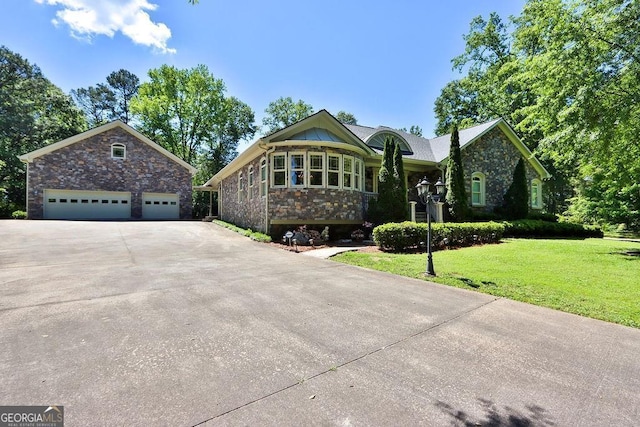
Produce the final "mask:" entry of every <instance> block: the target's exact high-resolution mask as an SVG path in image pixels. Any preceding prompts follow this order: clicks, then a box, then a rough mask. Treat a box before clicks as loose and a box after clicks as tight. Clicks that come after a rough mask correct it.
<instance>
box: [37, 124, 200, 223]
mask: <svg viewBox="0 0 640 427" xmlns="http://www.w3.org/2000/svg"><path fill="white" fill-rule="evenodd" d="M114 143H120V144H124V145H125V147H126V159H112V158H111V144H114ZM28 179H29V182H28V184H29V188H28V200H29V201H28V205H29V212H28V215H29V218H32V219H41V218H42V217H43V199H42V197H43V193H44V189H54V190H91V191H130V192H131V216H132V217H133V218H140V217H142V193H143V192H150V193H178V194H179V197H180V218H182V219H190V218H191V210H192V200H191V192H192V190H191V173H190V172H189V171H188V170H187V169H185V168H184V167H183V166H181V165H179V164H177V163H176V162H174V161H173V160H171V159H169V158H168V157H166V156H165V155H163V154H162V153H160V152H159V151H157V150H155V149H153V148H152V147H150V146H149V145H147V144H146V143H144V142H142V141H140V140H138V139H137V138H136V137H134V136H133V135H131V134H130V133H129V132H126V131H125V130H123V129H120V128H115V129H110V130H108V131H105V132H103V133H100V134H98V135H94V136H92V137H90V138H87V139H85V140H83V141H80V142H77V143H75V144H71V145H69V146H67V147H63V148H60V149H58V150H56V151H53V152H51V153H49V154H45V155H44V156H41V157H38V158H36V159H34V160H33V162H32V163H30V164H29V178H28Z"/></svg>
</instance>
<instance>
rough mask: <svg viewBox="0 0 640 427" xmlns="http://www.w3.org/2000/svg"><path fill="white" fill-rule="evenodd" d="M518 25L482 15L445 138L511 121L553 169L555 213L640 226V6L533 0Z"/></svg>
mask: <svg viewBox="0 0 640 427" xmlns="http://www.w3.org/2000/svg"><path fill="white" fill-rule="evenodd" d="M509 28H510V27H509V26H506V25H501V24H500V23H499V21H498V18H497V16H496V15H495V14H492V15H491V16H490V17H489V19H487V20H485V19H483V18H475V19H474V21H473V22H472V25H471V31H470V33H469V34H468V35H466V36H465V41H466V44H467V46H466V50H465V52H464V53H463V54H462V55H460V56H459V57H456V58H454V60H453V64H454V67H455V68H456V69H458V70H459V71H460V72H461V73H463V74H464V75H463V76H462V77H461V78H460V79H459V80H456V81H454V82H451V83H450V84H448V85H447V86H446V87H445V88H444V89H443V91H442V93H441V96H440V97H439V98H438V100H437V101H436V108H435V110H436V115H437V118H438V128H437V133H439V134H441V133H444V132H445V131H446V129H447V127H448V124H449V123H452V122H453V121H461V120H462V119H466V120H468V121H471V122H474V123H477V122H481V121H485V120H488V119H492V118H496V117H504V118H506V119H507V120H508V121H509V122H510V124H511V125H513V127H514V128H515V130H516V131H517V132H518V134H519V135H520V136H521V137H522V139H523V141H524V142H525V144H526V145H527V146H528V147H529V148H531V149H533V150H535V153H536V154H537V155H538V157H539V158H540V159H541V160H542V162H543V163H544V164H545V166H546V167H547V169H549V170H551V171H552V172H553V178H552V180H551V181H549V182H547V183H546V184H545V186H546V188H547V190H549V191H546V192H545V194H547V195H549V198H548V199H547V200H546V206H547V208H548V209H551V210H552V211H554V212H562V211H564V210H565V209H568V210H567V213H569V214H571V215H572V216H574V217H576V218H577V219H578V220H583V221H589V220H596V221H598V222H609V223H610V222H613V223H618V222H625V223H627V224H631V225H633V224H635V225H634V227H637V228H638V229H640V205H639V204H638V202H639V201H638V197H636V196H635V195H636V192H635V191H634V188H636V187H635V186H636V185H637V176H638V172H639V171H640V160H639V159H640V146H639V145H638V144H637V143H636V141H637V135H638V134H640V119H638V117H640V102H639V101H640V83H639V82H640V79H638V76H639V75H640V54H639V53H638V52H640V3H639V2H637V1H630V0H602V1H595V0H587V1H585V0H529V1H527V2H526V4H525V7H524V9H523V11H522V14H521V15H520V16H518V17H515V18H514V19H513V20H512V22H511V28H512V29H513V30H512V31H511V33H509V31H508V30H509ZM461 123H462V122H461ZM611 188H615V190H612V191H608V189H611ZM574 191H575V192H576V195H575V197H572V195H573V192H574ZM567 200H568V201H569V202H570V203H571V205H570V206H568V207H567V205H566V201H567ZM594 206H598V207H599V209H593V207H594Z"/></svg>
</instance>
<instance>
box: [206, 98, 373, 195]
mask: <svg viewBox="0 0 640 427" xmlns="http://www.w3.org/2000/svg"><path fill="white" fill-rule="evenodd" d="M324 138H327V139H324ZM291 141H306V142H310V143H313V142H314V141H319V142H320V141H322V142H323V143H324V144H323V145H326V144H327V143H329V144H336V145H335V146H341V145H342V146H344V147H347V146H348V147H349V148H350V149H355V150H359V151H360V152H362V153H365V154H368V155H375V154H376V151H375V150H373V149H372V148H371V147H369V146H368V145H367V144H365V143H364V142H363V141H362V139H360V138H359V137H358V136H357V135H355V134H354V133H353V132H352V131H351V130H350V129H349V128H347V127H345V126H344V125H343V124H342V123H340V121H338V119H336V118H335V117H333V116H332V115H331V113H329V112H328V111H327V110H320V111H318V112H317V113H315V114H312V115H310V116H308V117H305V118H304V119H302V120H300V121H299V122H296V123H294V124H292V125H289V126H287V127H285V128H283V129H280V130H277V131H275V132H273V133H271V134H269V135H265V136H263V137H262V138H259V139H258V140H256V141H255V142H254V143H253V144H251V145H250V146H249V147H248V148H247V149H246V150H244V151H243V152H242V153H240V155H239V156H238V157H236V158H235V159H233V160H232V161H231V163H229V164H228V165H227V166H225V167H224V168H222V169H221V170H220V171H218V173H216V174H215V175H214V176H212V177H211V178H210V179H209V180H208V181H207V182H205V183H204V184H203V185H202V186H199V187H196V188H197V189H204V188H205V187H215V186H217V185H218V183H219V182H220V181H222V180H223V179H224V178H226V177H228V176H230V175H231V174H233V173H234V172H235V171H237V170H238V169H240V168H242V167H243V166H244V165H245V164H246V163H247V162H249V161H251V160H252V159H254V158H255V157H257V156H258V155H260V154H261V153H264V152H265V151H266V150H267V149H268V148H270V147H276V146H278V145H288V144H291Z"/></svg>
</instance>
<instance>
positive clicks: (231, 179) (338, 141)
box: [197, 110, 550, 234]
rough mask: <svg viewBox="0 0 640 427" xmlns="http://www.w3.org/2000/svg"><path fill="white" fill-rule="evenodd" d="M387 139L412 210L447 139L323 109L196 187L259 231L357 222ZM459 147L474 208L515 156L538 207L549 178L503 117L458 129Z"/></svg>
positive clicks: (438, 168) (439, 167) (503, 183)
mask: <svg viewBox="0 0 640 427" xmlns="http://www.w3.org/2000/svg"><path fill="white" fill-rule="evenodd" d="M388 136H390V137H393V138H394V139H395V141H396V142H397V143H399V144H400V147H401V149H402V153H403V162H404V169H405V175H406V176H405V179H406V180H407V187H408V189H409V191H408V192H409V200H410V201H411V202H414V203H411V202H410V203H411V204H412V209H414V210H415V204H416V203H417V193H416V191H415V188H414V187H415V185H416V184H417V183H418V182H419V181H420V180H421V179H422V177H424V176H426V177H428V178H429V180H431V181H432V182H435V181H436V180H437V179H438V178H439V177H444V176H445V166H446V159H447V156H448V155H449V147H450V136H449V135H445V136H442V137H438V138H434V139H431V140H429V139H427V138H422V137H419V136H416V135H412V134H409V133H407V132H403V131H399V130H396V129H392V128H388V127H383V126H380V127H377V128H372V127H366V126H359V125H344V124H342V123H340V122H339V121H338V120H337V119H335V118H334V117H333V116H332V115H331V114H330V113H328V112H327V111H326V110H321V111H319V112H318V113H315V114H313V115H311V116H309V117H307V118H305V119H303V120H301V121H299V122H297V123H295V124H293V125H291V126H288V127H286V128H284V129H281V130H279V131H277V132H274V133H272V134H270V135H267V136H264V137H262V138H260V139H258V140H257V141H255V142H254V143H253V144H252V145H251V146H249V147H248V148H247V149H246V150H245V151H244V152H242V153H241V154H240V155H239V156H238V157H237V158H235V159H234V160H233V161H232V162H231V163H229V164H228V165H227V166H226V167H225V168H223V169H222V170H221V171H219V172H218V173H217V174H215V175H214V176H213V177H212V178H211V179H209V180H208V181H207V182H206V183H205V184H204V185H203V186H201V187H198V188H197V190H200V191H209V192H215V193H218V198H217V200H218V206H217V208H218V209H217V212H218V215H219V217H220V218H221V219H222V220H224V221H228V222H231V223H234V224H237V225H238V226H241V227H245V228H251V229H253V230H258V231H262V232H265V233H271V234H274V230H280V229H282V228H283V227H296V226H299V225H308V226H311V227H315V228H321V227H323V226H325V225H333V226H336V225H347V226H348V225H351V226H353V227H357V226H359V225H361V224H362V223H363V221H364V220H365V215H366V208H367V206H368V201H369V200H370V199H371V198H372V197H376V196H377V192H378V170H379V168H380V163H381V159H382V149H383V146H384V140H385V138H386V137H388ZM460 145H461V148H462V153H463V163H464V165H463V167H464V170H465V174H466V180H467V182H468V188H467V191H468V194H469V203H470V204H471V205H472V206H473V207H474V209H476V210H486V211H491V210H492V209H493V208H494V207H495V206H497V205H498V204H500V203H501V201H502V196H503V194H504V193H505V192H506V190H507V188H508V186H509V185H510V184H511V181H512V177H513V170H514V168H515V165H516V163H517V162H518V160H519V159H520V157H524V158H525V160H526V161H527V162H526V164H527V177H528V179H529V182H530V185H531V195H532V203H531V207H532V208H533V209H542V208H543V206H542V183H543V181H544V180H545V179H547V178H549V177H550V175H549V173H548V172H547V171H546V170H545V169H544V167H543V166H542V165H541V164H540V162H539V161H538V160H537V159H536V158H535V157H534V156H533V154H532V153H531V152H530V151H529V150H528V149H527V147H526V146H525V145H524V144H523V143H522V141H520V139H519V138H518V137H517V135H516V134H515V133H514V131H513V130H512V129H511V128H510V127H509V125H508V124H507V123H506V122H505V121H504V120H502V119H498V120H494V121H491V122H488V123H485V124H482V125H479V126H475V127H472V128H469V129H465V130H462V131H460ZM418 208H419V207H418ZM422 209H423V212H424V205H423V206H422ZM441 212H442V209H441V205H440V206H439V209H435V210H434V212H433V217H434V219H435V220H436V221H438V220H441V219H442V214H441Z"/></svg>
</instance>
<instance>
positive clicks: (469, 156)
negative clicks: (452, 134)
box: [462, 128, 541, 212]
mask: <svg viewBox="0 0 640 427" xmlns="http://www.w3.org/2000/svg"><path fill="white" fill-rule="evenodd" d="M521 157H522V153H521V152H520V151H519V150H518V149H517V148H516V147H515V146H514V145H513V143H512V142H511V141H510V140H509V139H508V138H507V136H506V135H505V134H504V133H503V132H502V131H501V130H500V129H498V128H494V129H492V130H491V131H489V132H487V133H486V134H485V135H483V136H482V137H480V139H479V140H477V141H475V142H474V143H473V144H472V145H471V146H469V147H467V148H465V149H463V150H462V168H463V170H464V178H465V182H466V190H467V196H468V198H469V205H471V175H472V174H473V173H475V172H480V173H482V174H484V175H485V202H486V205H485V206H483V207H474V210H480V211H487V212H492V211H493V209H495V208H496V207H498V206H500V205H502V200H503V197H504V194H505V193H506V192H507V189H508V188H509V186H510V185H511V183H512V182H513V171H514V169H515V168H516V164H517V163H518V160H520V158H521ZM525 160H526V159H525ZM525 169H526V174H527V182H528V183H529V189H530V188H531V181H532V180H533V179H535V178H538V179H541V177H540V175H538V173H537V172H536V171H535V169H533V167H532V166H531V164H530V163H529V162H528V161H525Z"/></svg>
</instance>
